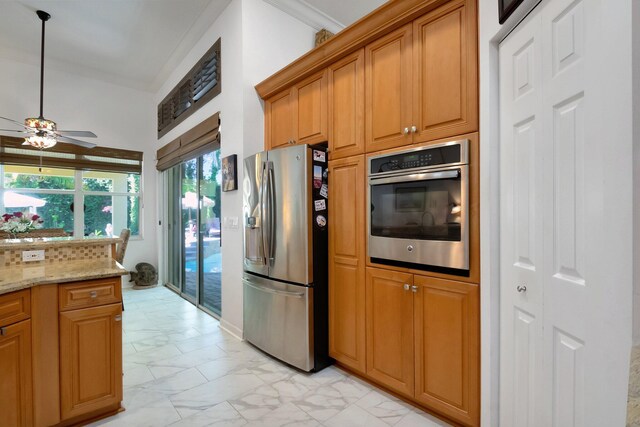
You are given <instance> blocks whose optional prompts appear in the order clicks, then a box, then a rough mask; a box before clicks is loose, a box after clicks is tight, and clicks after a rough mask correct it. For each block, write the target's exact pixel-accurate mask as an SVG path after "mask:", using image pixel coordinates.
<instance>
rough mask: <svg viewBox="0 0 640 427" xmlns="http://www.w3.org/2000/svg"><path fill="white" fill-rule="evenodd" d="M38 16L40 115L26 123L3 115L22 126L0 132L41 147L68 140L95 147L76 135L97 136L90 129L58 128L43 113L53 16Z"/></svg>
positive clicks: (30, 118) (44, 13) (39, 11)
mask: <svg viewBox="0 0 640 427" xmlns="http://www.w3.org/2000/svg"><path fill="white" fill-rule="evenodd" d="M36 14H37V15H38V18H40V20H41V21H42V44H41V47H40V116H38V117H29V118H26V119H24V123H20V122H18V121H16V120H12V119H8V118H6V117H1V116H0V119H3V120H6V121H8V122H11V123H13V124H15V125H18V126H21V127H22V128H23V129H21V130H10V129H0V134H3V135H7V136H24V138H25V139H24V143H23V145H31V146H33V147H36V148H39V149H45V148H51V147H53V146H54V145H56V143H58V142H68V143H70V144H74V145H79V146H81V147H85V148H93V147H95V146H96V144H93V143H91V142H86V141H82V140H79V139H76V138H74V137H83V138H96V134H95V133H93V132H90V131H79V130H58V127H57V125H56V123H55V122H54V121H52V120H48V119H45V118H44V116H43V115H42V99H43V92H44V26H45V22H46V21H48V20H49V18H51V15H49V14H48V13H47V12H44V11H42V10H38V11H36Z"/></svg>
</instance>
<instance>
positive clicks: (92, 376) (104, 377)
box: [60, 303, 122, 420]
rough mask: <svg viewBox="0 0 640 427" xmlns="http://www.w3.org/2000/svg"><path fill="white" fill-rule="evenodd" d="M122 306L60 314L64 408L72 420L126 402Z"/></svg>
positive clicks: (62, 406)
mask: <svg viewBox="0 0 640 427" xmlns="http://www.w3.org/2000/svg"><path fill="white" fill-rule="evenodd" d="M121 319H122V305H121V304H120V303H117V304H111V305H105V306H100V307H92V308H85V309H78V310H71V311H66V312H62V313H60V392H61V396H60V406H61V415H62V419H63V420H66V419H71V418H75V417H78V416H82V415H86V414H90V413H92V412H95V411H97V410H100V409H103V408H105V407H109V406H110V405H114V406H117V405H118V404H119V403H120V401H121V400H122V322H121Z"/></svg>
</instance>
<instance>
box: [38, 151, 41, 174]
mask: <svg viewBox="0 0 640 427" xmlns="http://www.w3.org/2000/svg"><path fill="white" fill-rule="evenodd" d="M38 172H42V148H41V149H40V167H39V168H38Z"/></svg>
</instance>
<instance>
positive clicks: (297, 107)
mask: <svg viewBox="0 0 640 427" xmlns="http://www.w3.org/2000/svg"><path fill="white" fill-rule="evenodd" d="M292 99H293V103H294V105H293V130H294V135H293V140H294V141H295V143H296V144H317V143H319V142H324V141H326V140H327V135H328V131H327V73H326V71H324V70H323V71H322V72H320V73H317V74H315V75H313V76H311V77H309V78H307V79H305V80H303V81H302V82H300V83H298V84H296V85H295V86H294V87H293V89H292Z"/></svg>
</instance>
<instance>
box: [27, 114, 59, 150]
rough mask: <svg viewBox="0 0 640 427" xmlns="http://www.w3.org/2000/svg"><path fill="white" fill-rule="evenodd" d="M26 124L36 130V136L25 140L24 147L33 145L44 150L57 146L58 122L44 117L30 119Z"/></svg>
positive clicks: (30, 136)
mask: <svg viewBox="0 0 640 427" xmlns="http://www.w3.org/2000/svg"><path fill="white" fill-rule="evenodd" d="M24 124H25V126H29V127H30V128H32V129H34V130H36V133H35V134H33V135H29V136H28V137H26V138H25V139H24V145H31V146H32V147H35V148H39V149H41V150H43V149H46V148H51V147H53V146H54V145H56V144H57V142H58V141H57V139H56V135H55V133H54V132H55V131H56V130H57V128H58V127H57V126H56V122H54V121H52V120H47V119H45V118H43V117H29V118H27V119H24Z"/></svg>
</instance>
